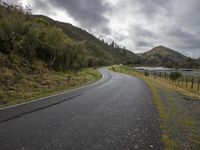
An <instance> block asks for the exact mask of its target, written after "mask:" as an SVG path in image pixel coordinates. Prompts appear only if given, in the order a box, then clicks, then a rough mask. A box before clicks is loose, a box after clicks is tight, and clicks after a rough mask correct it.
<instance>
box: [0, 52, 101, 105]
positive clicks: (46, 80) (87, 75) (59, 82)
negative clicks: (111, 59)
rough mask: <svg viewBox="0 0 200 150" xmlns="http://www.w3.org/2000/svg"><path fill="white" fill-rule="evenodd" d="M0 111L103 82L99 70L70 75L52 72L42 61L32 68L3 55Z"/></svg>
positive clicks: (0, 69)
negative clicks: (10, 60)
mask: <svg viewBox="0 0 200 150" xmlns="http://www.w3.org/2000/svg"><path fill="white" fill-rule="evenodd" d="M0 57H1V59H0V72H1V75H0V85H1V86H0V107H5V106H10V105H14V104H19V103H22V102H25V101H30V100H32V99H36V98H39V97H43V96H47V95H52V94H55V93H58V92H62V91H66V90H69V89H73V88H76V87H79V86H82V85H85V84H88V83H91V82H94V81H96V80H99V79H100V78H101V74H100V73H99V71H98V70H97V69H93V68H85V69H80V70H71V71H68V72H62V71H54V70H49V69H48V65H47V64H46V63H44V62H42V61H41V60H34V61H33V62H32V63H31V64H29V63H27V62H26V60H24V59H22V58H20V57H14V58H13V59H12V62H10V63H6V64H7V65H8V66H9V67H7V66H4V65H3V64H4V63H5V62H6V61H8V57H9V56H7V55H4V54H2V53H1V52H0Z"/></svg>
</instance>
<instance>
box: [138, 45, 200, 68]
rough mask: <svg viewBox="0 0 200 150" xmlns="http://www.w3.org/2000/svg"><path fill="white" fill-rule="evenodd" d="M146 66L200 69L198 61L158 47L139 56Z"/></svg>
mask: <svg viewBox="0 0 200 150" xmlns="http://www.w3.org/2000/svg"><path fill="white" fill-rule="evenodd" d="M139 56H140V57H141V58H142V62H143V64H144V65H150V66H165V67H170V68H196V69H199V68H200V63H199V62H198V59H192V58H190V57H186V56H184V55H183V54H181V53H179V52H177V51H175V50H172V49H170V48H167V47H164V46H158V47H155V48H153V49H152V50H150V51H147V52H145V53H143V54H139Z"/></svg>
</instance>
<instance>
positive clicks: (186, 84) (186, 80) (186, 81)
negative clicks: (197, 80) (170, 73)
mask: <svg viewBox="0 0 200 150" xmlns="http://www.w3.org/2000/svg"><path fill="white" fill-rule="evenodd" d="M187 87H188V77H186V88H187Z"/></svg>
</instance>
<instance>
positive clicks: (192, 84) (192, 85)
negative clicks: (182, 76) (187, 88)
mask: <svg viewBox="0 0 200 150" xmlns="http://www.w3.org/2000/svg"><path fill="white" fill-rule="evenodd" d="M191 82H192V83H191V89H193V87H194V78H193V77H192V80H191Z"/></svg>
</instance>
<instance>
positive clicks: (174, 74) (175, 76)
mask: <svg viewBox="0 0 200 150" xmlns="http://www.w3.org/2000/svg"><path fill="white" fill-rule="evenodd" d="M180 77H182V74H181V73H180V72H178V71H176V72H171V73H170V75H169V78H170V79H171V80H172V81H176V80H177V79H178V78H180Z"/></svg>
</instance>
